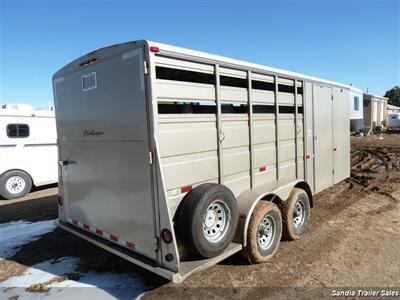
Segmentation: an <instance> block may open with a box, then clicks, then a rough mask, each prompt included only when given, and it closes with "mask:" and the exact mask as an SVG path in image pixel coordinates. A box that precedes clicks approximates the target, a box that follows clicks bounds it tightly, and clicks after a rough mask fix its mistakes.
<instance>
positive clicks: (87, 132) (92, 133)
mask: <svg viewBox="0 0 400 300" xmlns="http://www.w3.org/2000/svg"><path fill="white" fill-rule="evenodd" d="M102 135H104V131H102V130H94V129H85V130H84V131H83V136H84V137H87V136H97V137H100V136H102Z"/></svg>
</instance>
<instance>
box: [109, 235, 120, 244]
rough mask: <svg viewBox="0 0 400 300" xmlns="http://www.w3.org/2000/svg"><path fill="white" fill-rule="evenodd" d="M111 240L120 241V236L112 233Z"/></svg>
mask: <svg viewBox="0 0 400 300" xmlns="http://www.w3.org/2000/svg"><path fill="white" fill-rule="evenodd" d="M110 240H112V241H114V242H118V237H117V236H115V235H113V234H110Z"/></svg>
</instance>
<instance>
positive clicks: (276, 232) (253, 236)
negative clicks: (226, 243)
mask: <svg viewBox="0 0 400 300" xmlns="http://www.w3.org/2000/svg"><path fill="white" fill-rule="evenodd" d="M265 220H267V222H269V224H272V226H271V227H269V228H270V229H271V230H268V232H267V233H266V234H271V236H270V237H265V238H264V237H263V236H259V233H260V226H261V223H263V224H265V223H266V222H265ZM263 221H264V222H263ZM264 228H265V227H264ZM264 230H265V229H264ZM281 237H282V218H281V212H280V210H279V208H278V206H277V205H276V204H274V203H272V202H268V201H261V202H259V203H258V204H257V206H256V207H255V209H254V212H253V214H252V215H251V219H250V222H249V227H248V228H247V237H246V247H244V248H243V250H242V253H243V255H244V257H246V258H247V259H248V260H249V261H250V262H251V263H262V262H265V261H267V260H269V259H271V258H272V257H273V256H274V255H275V253H276V251H277V250H278V248H279V244H280V241H281ZM261 242H265V244H264V245H261Z"/></svg>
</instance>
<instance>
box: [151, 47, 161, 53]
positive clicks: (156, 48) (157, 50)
mask: <svg viewBox="0 0 400 300" xmlns="http://www.w3.org/2000/svg"><path fill="white" fill-rule="evenodd" d="M150 52H153V53H159V52H160V48H158V47H156V46H151V47H150Z"/></svg>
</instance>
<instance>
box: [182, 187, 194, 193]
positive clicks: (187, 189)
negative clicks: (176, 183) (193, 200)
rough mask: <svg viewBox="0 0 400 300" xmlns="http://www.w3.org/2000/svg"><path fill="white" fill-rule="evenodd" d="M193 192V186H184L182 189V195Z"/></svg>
mask: <svg viewBox="0 0 400 300" xmlns="http://www.w3.org/2000/svg"><path fill="white" fill-rule="evenodd" d="M191 190H192V186H191V185H188V186H184V187H183V188H181V193H186V192H190V191H191Z"/></svg>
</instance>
